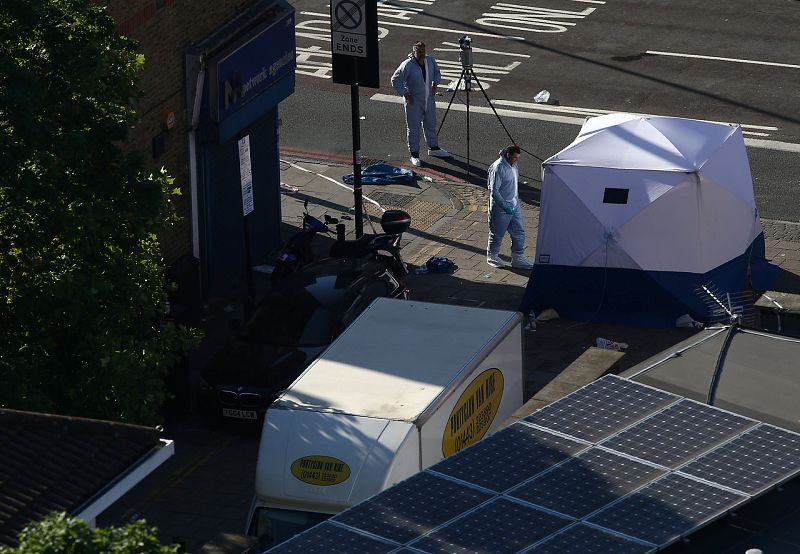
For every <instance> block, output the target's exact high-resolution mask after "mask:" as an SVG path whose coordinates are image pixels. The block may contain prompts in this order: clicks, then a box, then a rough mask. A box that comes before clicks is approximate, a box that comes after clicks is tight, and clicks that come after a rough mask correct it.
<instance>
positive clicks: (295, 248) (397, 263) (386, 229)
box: [271, 200, 411, 286]
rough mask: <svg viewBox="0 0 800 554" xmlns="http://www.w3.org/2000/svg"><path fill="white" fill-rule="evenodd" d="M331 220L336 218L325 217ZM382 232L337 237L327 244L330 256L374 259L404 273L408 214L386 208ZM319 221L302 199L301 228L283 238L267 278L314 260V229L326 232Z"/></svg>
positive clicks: (274, 281) (274, 279) (273, 278)
mask: <svg viewBox="0 0 800 554" xmlns="http://www.w3.org/2000/svg"><path fill="white" fill-rule="evenodd" d="M328 219H329V221H330V222H331V223H335V222H337V221H336V220H335V219H331V218H328ZM380 225H381V228H382V229H383V233H377V234H364V235H362V236H361V237H360V238H358V239H354V240H337V241H336V242H334V243H333V246H331V249H330V252H329V253H328V257H330V258H366V259H377V260H380V261H382V262H383V263H385V264H386V265H387V266H388V267H389V268H391V270H392V272H393V273H395V275H397V276H398V277H401V278H404V277H405V276H406V275H408V268H407V267H406V264H405V262H404V261H403V259H402V257H401V256H400V240H401V239H402V236H403V233H404V232H405V231H407V230H408V228H409V227H410V226H411V216H410V215H409V214H408V213H407V212H405V211H403V210H386V211H385V212H384V213H383V215H382V216H381V220H380ZM330 232H331V230H330V228H329V227H328V225H326V224H325V223H323V222H322V221H320V220H319V219H317V218H316V217H314V216H312V215H311V214H309V213H308V200H306V201H305V202H303V228H302V229H301V230H300V231H298V232H297V233H295V234H294V235H292V236H291V237H290V238H289V240H288V241H287V242H286V247H285V249H284V252H283V253H282V254H281V255H280V256H279V257H278V259H277V260H276V262H275V267H274V269H273V270H272V276H271V282H272V284H273V286H274V285H276V284H278V283H280V282H281V281H282V280H283V279H285V278H286V277H287V276H288V275H291V274H292V273H294V272H295V271H297V270H298V269H300V268H301V267H303V266H305V265H308V264H309V263H311V262H313V261H314V252H313V249H312V247H311V245H312V242H313V240H314V237H315V236H316V235H317V233H330Z"/></svg>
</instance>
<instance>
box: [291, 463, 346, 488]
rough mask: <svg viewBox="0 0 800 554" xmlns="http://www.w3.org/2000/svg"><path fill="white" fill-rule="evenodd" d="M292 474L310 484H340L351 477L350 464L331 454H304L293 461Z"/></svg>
mask: <svg viewBox="0 0 800 554" xmlns="http://www.w3.org/2000/svg"><path fill="white" fill-rule="evenodd" d="M292 475H294V476H295V477H297V478H298V479H299V480H300V481H302V482H303V483H308V484H309V485H322V486H327V485H338V484H339V483H344V482H345V481H347V478H348V477H350V466H348V465H347V464H346V463H344V462H343V461H342V460H340V459H339V458H332V457H331V456H303V457H302V458H298V459H296V460H295V461H294V462H292Z"/></svg>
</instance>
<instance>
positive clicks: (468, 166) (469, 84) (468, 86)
mask: <svg viewBox="0 0 800 554" xmlns="http://www.w3.org/2000/svg"><path fill="white" fill-rule="evenodd" d="M464 71H467V68H465V69H464ZM469 72H470V73H472V69H469ZM471 88H472V83H471V82H470V80H469V75H467V177H469V169H470V165H469V91H470V89H471Z"/></svg>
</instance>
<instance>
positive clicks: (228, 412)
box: [222, 408, 258, 419]
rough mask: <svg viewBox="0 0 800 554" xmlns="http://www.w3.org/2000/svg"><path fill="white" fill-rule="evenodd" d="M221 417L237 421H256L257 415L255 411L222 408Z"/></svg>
mask: <svg viewBox="0 0 800 554" xmlns="http://www.w3.org/2000/svg"><path fill="white" fill-rule="evenodd" d="M222 415H223V416H225V417H235V418H238V419H258V414H257V413H256V411H255V410H233V409H231V408H222Z"/></svg>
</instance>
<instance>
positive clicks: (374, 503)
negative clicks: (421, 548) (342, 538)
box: [332, 472, 492, 544]
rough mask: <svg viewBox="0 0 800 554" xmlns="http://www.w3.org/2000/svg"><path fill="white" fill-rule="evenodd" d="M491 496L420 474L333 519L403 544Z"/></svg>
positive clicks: (430, 475)
mask: <svg viewBox="0 0 800 554" xmlns="http://www.w3.org/2000/svg"><path fill="white" fill-rule="evenodd" d="M491 497H492V495H491V494H488V493H485V492H481V491H479V490H477V489H474V488H472V487H467V486H464V485H462V484H460V483H456V482H455V481H451V480H449V479H443V478H441V477H438V476H436V475H433V474H431V473H428V472H422V473H418V474H416V475H414V476H413V477H410V478H409V479H406V480H405V481H403V482H402V483H401V484H400V485H399V486H395V487H392V488H390V489H387V490H385V491H383V492H382V493H380V494H378V495H376V496H373V497H372V498H370V499H369V500H366V501H364V502H362V503H361V504H358V505H356V506H354V507H353V508H350V509H349V510H347V511H344V512H342V513H340V514H338V515H336V516H334V517H333V518H332V520H333V521H336V522H338V523H342V524H344V525H348V526H350V527H355V528H358V529H361V530H362V531H367V532H369V533H372V534H374V535H377V536H379V537H383V538H386V539H389V540H392V541H396V542H398V543H400V544H404V543H407V542H408V541H411V540H413V539H415V538H417V537H418V536H420V535H422V534H424V533H427V532H428V531H430V530H431V529H433V528H434V527H438V526H439V525H441V524H442V523H444V522H445V521H448V520H449V519H452V518H453V517H455V516H457V515H459V514H462V513H463V512H465V511H467V510H469V509H472V508H474V507H476V506H477V505H478V504H481V503H482V502H484V501H486V500H488V499H489V498H491Z"/></svg>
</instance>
